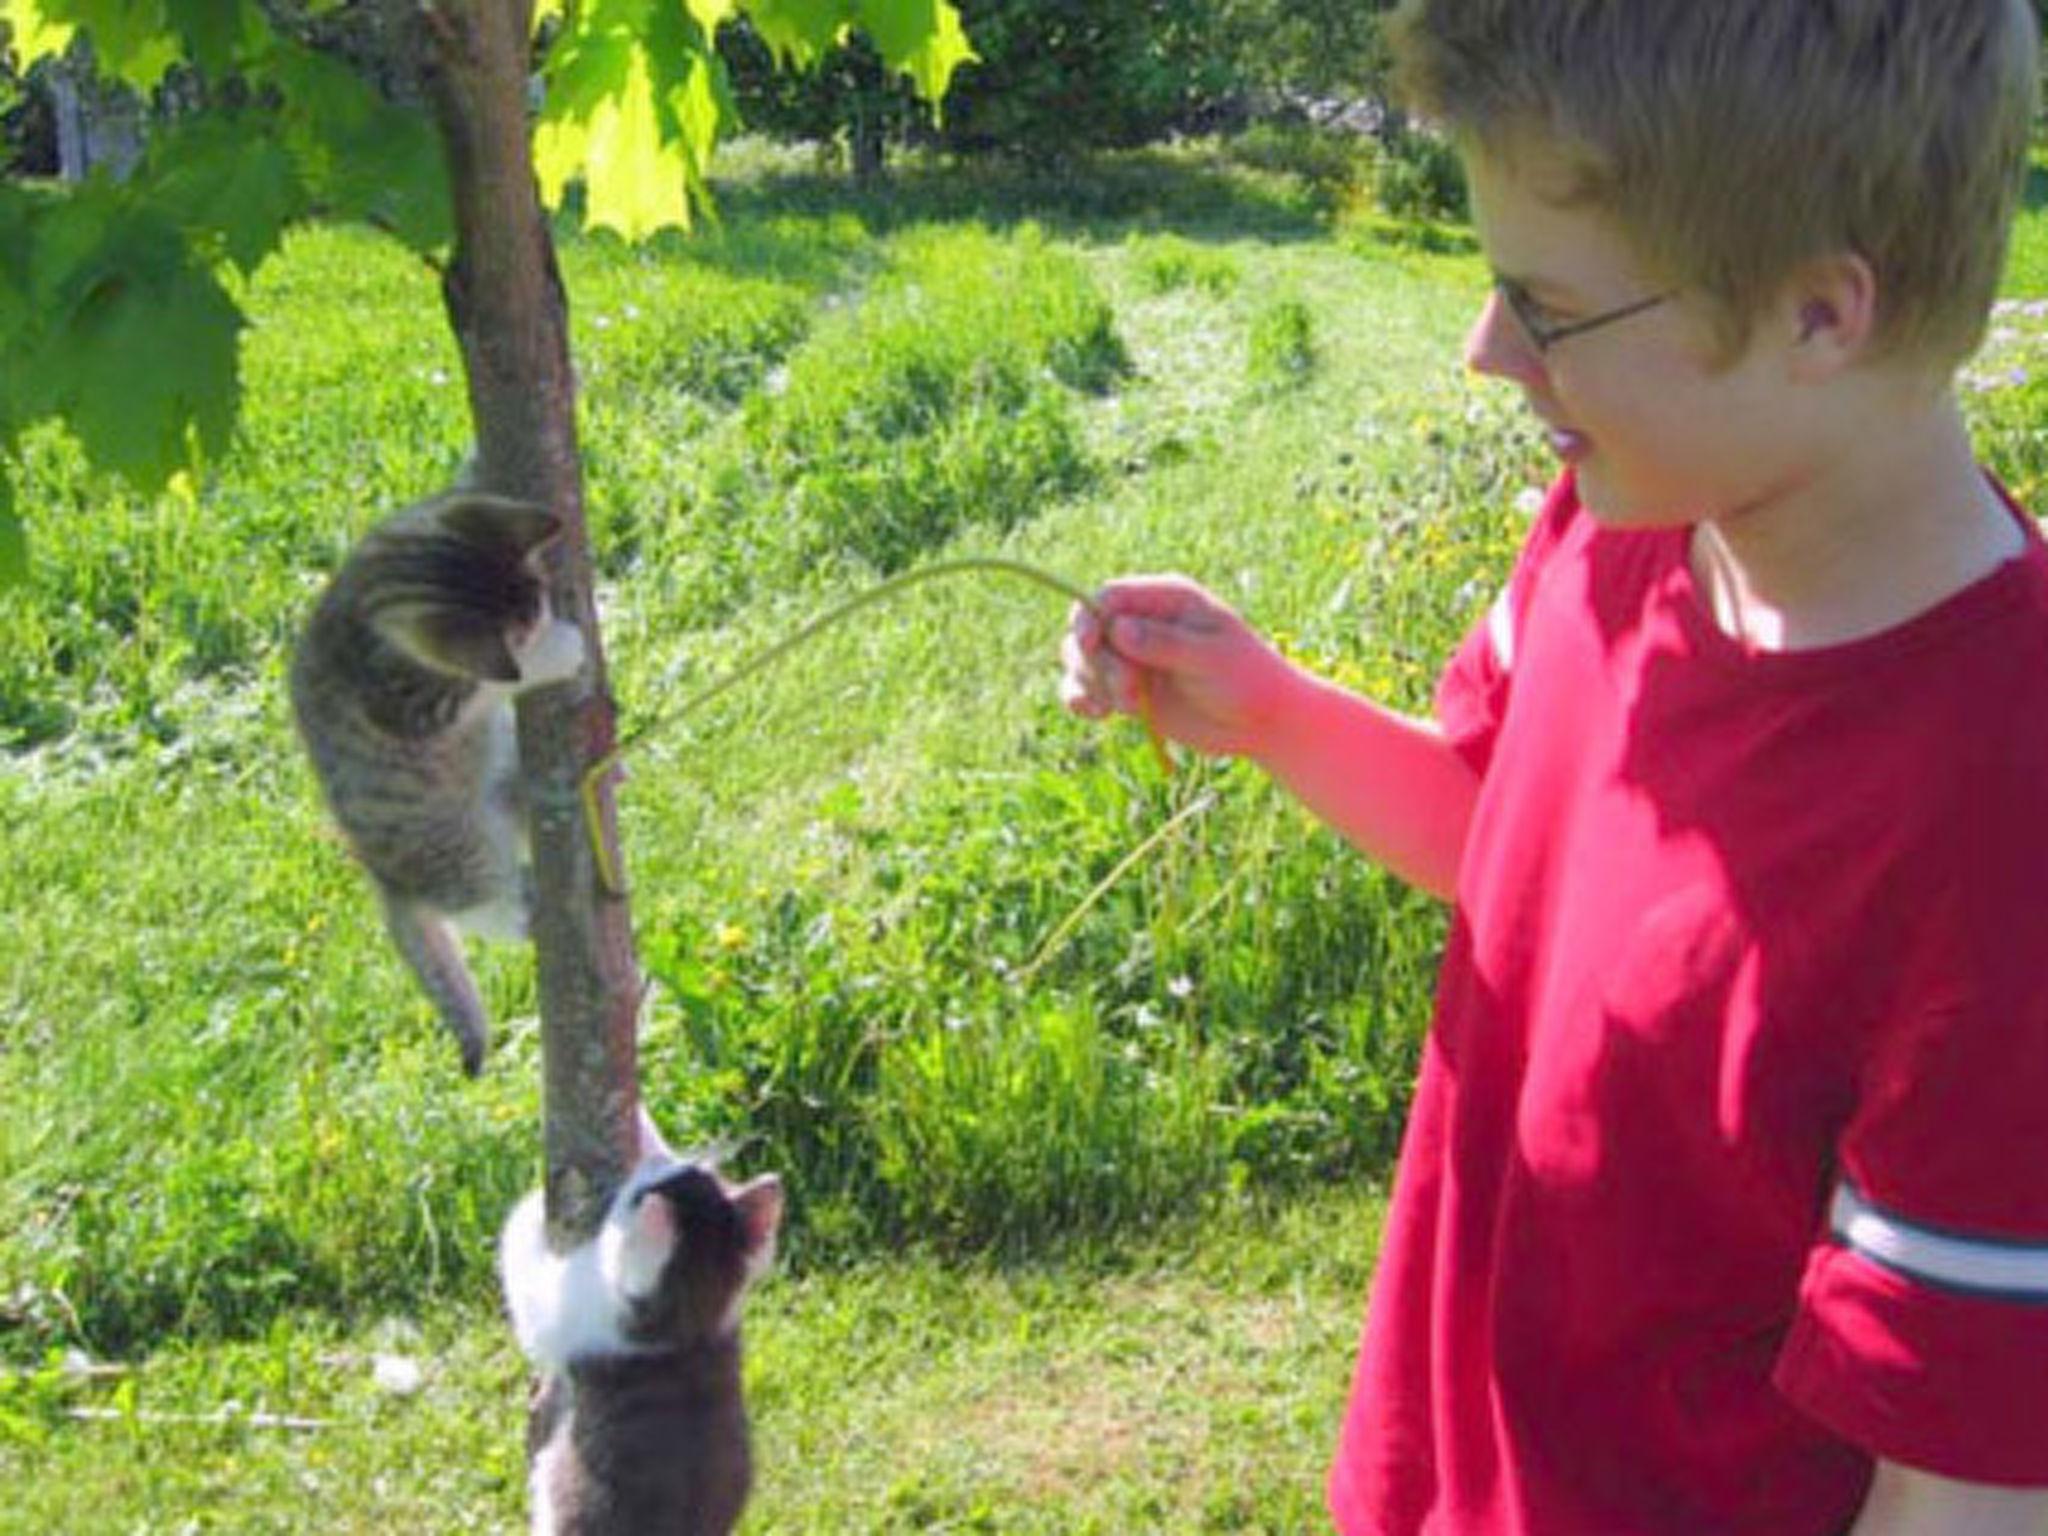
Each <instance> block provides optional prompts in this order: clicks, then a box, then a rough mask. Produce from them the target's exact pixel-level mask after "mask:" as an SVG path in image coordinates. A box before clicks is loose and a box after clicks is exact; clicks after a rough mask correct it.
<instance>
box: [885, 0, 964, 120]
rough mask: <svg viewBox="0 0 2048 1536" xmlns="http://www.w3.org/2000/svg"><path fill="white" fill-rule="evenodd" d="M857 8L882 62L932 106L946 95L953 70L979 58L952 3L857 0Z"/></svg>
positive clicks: (941, 0)
mask: <svg viewBox="0 0 2048 1536" xmlns="http://www.w3.org/2000/svg"><path fill="white" fill-rule="evenodd" d="M856 10H857V13H858V19H859V22H860V29H861V30H862V31H863V32H865V33H867V35H868V36H869V37H870V38H871V39H873V41H874V44H875V48H876V49H877V51H879V52H880V53H881V55H882V60H883V62H884V63H886V64H887V65H888V66H889V67H890V68H891V69H895V70H900V71H902V72H903V73H904V74H906V75H908V76H909V77H910V81H911V84H912V85H914V86H915V87H916V88H917V94H918V95H919V96H921V97H923V98H924V99H925V100H926V101H928V102H933V103H936V102H937V101H938V100H939V99H940V98H941V97H943V96H944V95H945V94H946V90H947V87H948V86H950V85H951V84H952V82H953V71H954V70H956V69H958V68H959V67H960V66H961V65H962V64H966V63H969V62H971V61H972V60H974V59H976V58H978V57H980V55H978V54H977V53H975V51H974V48H973V46H972V45H971V44H970V43H969V42H968V41H967V32H966V29H965V28H963V27H962V26H961V25H960V12H959V11H958V10H957V9H955V8H954V7H953V6H952V5H950V4H948V3H947V0H857V5H856Z"/></svg>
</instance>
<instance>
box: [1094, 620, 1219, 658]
mask: <svg viewBox="0 0 2048 1536" xmlns="http://www.w3.org/2000/svg"><path fill="white" fill-rule="evenodd" d="M1108 638H1109V648H1110V650H1111V651H1113V652H1115V653H1116V654H1117V655H1118V656H1122V657H1126V658H1128V659H1129V660H1131V661H1135V662H1137V663H1138V664H1139V665H1140V666H1145V667H1160V668H1163V669H1165V670H1167V671H1169V672H1171V671H1180V670H1183V669H1185V668H1187V667H1188V666H1190V665H1191V664H1193V663H1194V662H1195V661H1196V659H1197V656H1198V652H1199V651H1200V649H1201V646H1202V642H1203V641H1204V639H1206V638H1207V637H1206V636H1205V635H1204V633H1203V632H1202V631H1200V630H1197V629H1195V628H1193V627H1192V626H1190V625H1187V624H1176V623H1173V622H1171V621H1163V620H1159V619H1141V618H1133V617H1130V616H1128V615H1119V616H1117V617H1116V618H1113V619H1111V620H1110V623H1109V637H1108Z"/></svg>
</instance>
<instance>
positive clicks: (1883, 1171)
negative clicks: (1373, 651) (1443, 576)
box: [1330, 477, 2048, 1536]
mask: <svg viewBox="0 0 2048 1536" xmlns="http://www.w3.org/2000/svg"><path fill="white" fill-rule="evenodd" d="M2015 515H2016V516H2017V515H2018V514H2017V513H2015ZM2020 521H2021V522H2022V524H2023V525H2025V527H2026V529H2027V537H2028V548H2027V552H2026V554H2025V555H2024V557H2022V558H2020V559H2017V560H2014V561H2012V562H2010V563H2008V564H2007V565H2005V566H2003V567H2001V568H2000V569H1999V570H1997V571H1995V572H1993V573H1992V574H1991V575H1989V576H1987V577H1985V578H1984V579H1983V580H1981V581H1979V582H1977V583H1976V584H1974V585H1973V586H1971V587H1970V588H1968V589H1967V590H1966V591H1963V592H1961V593H1959V594H1957V595H1956V596H1954V597H1953V598H1951V599H1950V600H1948V601H1947V602H1944V603H1942V604H1941V605H1940V606H1938V607H1936V608H1935V609H1933V610H1931V611H1930V612H1928V613H1926V614H1923V615H1921V616H1920V617H1918V618H1915V619H1913V620H1911V621H1909V622H1907V623H1905V624H1903V625H1901V626H1899V627H1897V628H1895V629H1893V630H1890V631H1888V632H1886V633H1884V634H1881V635H1877V636H1874V637H1871V638H1869V639H1865V640H1861V641H1857V642H1854V643H1851V644H1846V645H1840V646H1834V647H1828V648H1825V649H1819V650H1811V651H1804V652H1798V653H1789V654H1787V653H1779V654H1767V653H1759V652H1755V651H1752V650H1748V649H1745V648H1744V647H1743V646H1742V645H1740V644H1739V643H1738V642H1736V641H1734V640H1732V639H1730V638H1729V637H1728V636H1726V635H1725V634H1723V633H1722V632H1721V631H1720V630H1719V629H1718V628H1717V627H1716V625H1715V624H1714V622H1713V620H1712V618H1711V616H1710V613H1709V610H1708V609H1707V607H1706V605H1705V603H1704V601H1703V598H1702V594H1701V593H1700V592H1699V591H1698V590H1697V589H1696V587H1695V585H1694V582H1693V579H1692V576H1691V573H1690V570H1689V566H1688V561H1687V558H1686V548H1687V535H1686V532H1685V531H1684V530H1674V531H1669V532H1636V533H1624V532H1614V531H1608V530H1602V529H1601V528H1599V527H1598V526H1597V525H1596V524H1595V523H1594V521H1593V519H1592V518H1591V517H1590V516H1587V515H1585V514H1584V513H1583V512H1582V511H1581V509H1580V507H1579V504H1578V500H1577V495H1576V491H1575V488H1574V485H1573V483H1572V481H1571V479H1570V478H1569V477H1567V478H1566V479H1565V480H1563V481H1561V482H1560V483H1559V485H1558V486H1557V487H1556V488H1554V489H1553V491H1552V493H1551V495H1550V498H1549V501H1548V503H1547V504H1546V506H1545V508H1544V511H1543V513H1542V515H1541V517H1540V518H1539V520H1538V523H1537V526H1536V528H1535V530H1534V531H1533V533H1532V535H1531V537H1530V540H1529V543H1528V545H1527V547H1526V548H1525V549H1524V551H1523V554H1522V557H1521V560H1520V563H1519V564H1518V566H1517V567H1516V570H1515V574H1514V576H1513V578H1512V580H1511V581H1510V583H1509V586H1508V589H1507V591H1506V593H1505V594H1504V596H1503V599H1502V602H1501V603H1500V604H1498V605H1497V606H1496V609H1495V611H1494V613H1493V614H1491V615H1490V616H1489V618H1488V620H1487V621H1485V622H1482V623H1481V624H1479V625H1477V626H1475V628H1474V630H1473V631H1472V633H1471V635H1470V636H1468V637H1467V639H1466V641H1465V643H1464V645H1463V646H1462V647H1461V649H1460V650H1459V652H1458V653H1457V655H1456V656H1455V658H1454V659H1453V660H1452V661H1451V663H1450V665H1449V667H1448V669H1447V670H1446V672H1445V674H1444V677H1443V680H1442V683H1441V685H1440V688H1439V692H1438V713H1439V717H1440V719H1441V720H1442V722H1443V724H1444V726H1445V728H1446V730H1447V732H1448V733H1449V736H1450V738H1451V740H1452V741H1453V743H1454V744H1455V746H1456V747H1457V749H1458V750H1459V751H1460V752H1461V753H1463V754H1464V755H1465V756H1466V757H1467V759H1468V760H1469V761H1470V762H1471V763H1472V764H1473V765H1474V766H1475V767H1476V768H1477V769H1478V770H1479V771H1480V772H1481V773H1482V774H1483V785H1482V789H1481V792H1480V797H1479V803H1478V806H1477V809H1476V811H1475V813H1474V817H1473V822H1472V828H1471V833H1470V837H1469V840H1468V843H1467V846H1466V851H1465V859H1464V865H1463V868H1462V871H1461V874H1460V879H1459V886H1458V900H1457V910H1456V916H1455V921H1454V923H1453V926H1452V934H1451V940H1450V945H1449V950H1448V953H1447V955H1446V959H1445V964H1444V972H1443V978H1442V982H1441V986H1440V988H1439V993H1438V1001H1437V1011H1436V1017H1435V1019H1434V1021H1433V1024H1432V1027H1431V1032H1430V1038H1429V1043H1428V1046H1427V1049H1426V1052H1425V1057H1424V1062H1423V1067H1422V1074H1421V1080H1420V1083H1419V1084H1418V1087H1417V1090H1416V1097H1415V1105H1414V1109H1413V1112H1412V1115H1411V1118H1410V1122H1409V1126H1408V1131H1407V1138H1406V1142H1405V1145H1404V1147H1403V1150H1402V1154H1401V1167H1400V1171H1399V1176H1398V1179H1397V1181H1396V1188H1395V1193H1394V1198H1393V1204H1392V1208H1391V1210H1390V1212H1389V1215H1388V1220H1387V1227H1386V1233H1385V1238H1384V1244H1383V1249H1382V1255H1381V1259H1380V1264H1379V1269H1378V1273H1377V1276H1376V1278H1375V1281H1374V1290H1373V1297H1372V1304H1371V1307H1370V1310H1369V1314H1368V1317H1367V1322H1366V1329H1365V1338H1364V1343H1363V1346H1362V1349H1361V1352H1360V1358H1359V1364H1358V1374H1357V1381H1356V1383H1355V1385H1354V1388H1353V1395H1352V1400H1351V1405H1350V1408H1349V1411H1348V1414H1347V1417H1346V1421H1345V1425H1344V1432H1343V1438H1342V1442H1341V1445H1340V1447H1339V1450H1338V1454H1337V1460H1336V1465H1335V1467H1334V1469H1333V1471H1332V1474H1331V1479H1330V1502H1331V1508H1332V1511H1333V1513H1334V1514H1335V1516H1336V1520H1337V1525H1338V1527H1339V1529H1341V1530H1342V1531H1343V1532H1345V1533H1346V1536H1367V1533H1372V1536H1416V1533H1424V1532H1427V1533H1434V1536H1516V1533H1531V1536H1628V1533H1632V1532H1644V1533H1655V1536H1673V1533H1684V1532H1716V1533H1722V1532H1735V1533H1744V1536H1747V1533H1779V1532H1783V1533H1798V1536H1821V1533H1824V1532H1836V1531H1840V1530H1842V1529H1844V1528H1845V1527H1846V1526H1847V1525H1848V1524H1849V1523H1850V1521H1851V1520H1852V1519H1853V1517H1854V1515H1855V1512H1856V1510H1857V1509H1858V1508H1859V1506H1860V1504H1861V1502H1862V1500H1863V1498H1864V1495H1865V1492H1866V1490H1867V1487H1868V1483H1869V1478H1870V1474H1871V1467H1872V1461H1871V1458H1872V1456H1873V1455H1878V1456H1884V1457H1887V1458H1890V1459H1893V1460H1896V1461H1900V1462H1904V1463H1907V1464H1909V1465H1913V1466H1917V1467H1920V1468H1924V1469H1926V1470H1930V1471H1934V1472H1939V1473H1943V1474H1946V1475H1948V1476H1951V1477H1956V1478H1963V1479H1970V1480H1981V1481H1990V1482H2007V1483H2026V1484H2048V549H2044V547H2043V546H2042V543H2041V541H2040V538H2039V536H2038V535H2037V534H2036V533H2035V531H2034V529H2033V526H2032V524H2031V523H2030V522H2028V521H2027V520H2026V519H2025V518H2021V519H2020Z"/></svg>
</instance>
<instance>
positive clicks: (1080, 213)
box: [718, 149, 1327, 243]
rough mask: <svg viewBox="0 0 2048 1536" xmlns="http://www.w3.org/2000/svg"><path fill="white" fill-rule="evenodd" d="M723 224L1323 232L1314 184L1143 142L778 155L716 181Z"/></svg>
mask: <svg viewBox="0 0 2048 1536" xmlns="http://www.w3.org/2000/svg"><path fill="white" fill-rule="evenodd" d="M718 197H719V206H720V212H721V214H722V216H723V218H724V219H725V221H726V223H727V224H728V225H729V226H735V227H738V226H753V225H758V224H761V223H763V222H768V221H772V220H774V219H775V218H777V217H778V216H781V217H787V216H791V215H797V216H803V217H809V218H830V217H833V216H837V215H846V216H851V217H852V218H854V219H856V220H857V221H859V223H860V224H861V225H862V226H863V227H864V228H866V229H867V230H869V231H870V232H872V233H877V234H879V233H886V232H887V231H889V230H891V229H895V228H900V227H902V226H904V225H909V224H921V223H931V222H939V221H950V220H966V219H971V220H976V221H979V222H981V223H984V224H988V225H991V226H995V227H1002V226H1005V225H1010V224H1017V223H1022V222H1024V221H1026V220H1031V221H1035V222H1037V223H1039V224H1041V225H1044V226H1045V227H1046V228H1047V229H1048V230H1050V231H1052V232H1054V233H1057V234H1060V235H1062V236H1065V237H1067V238H1072V239H1080V240H1089V241H1096V242H1105V243H1106V242H1112V241H1118V240H1122V239H1124V238H1125V237H1126V236H1128V235H1131V234H1150V233H1168V232H1170V233H1174V234H1179V235H1183V236H1186V237H1188V238H1190V239H1197V240H1199V239H1205V238H1206V239H1216V240H1221V239H1242V238H1245V237H1247V236H1251V237H1256V238H1261V239H1265V240H1268V241H1275V242H1280V241H1298V240H1310V239H1315V238H1318V237H1320V236H1322V235H1324V234H1326V233H1327V224H1326V215H1325V210H1324V207H1323V206H1322V202H1321V200H1320V199H1319V196H1318V194H1317V193H1316V191H1315V190H1314V189H1312V188H1310V187H1308V186H1306V185H1305V184H1304V183H1303V182H1301V181H1300V180H1298V179H1296V178H1291V177H1285V176H1276V175H1272V174H1266V173H1259V172H1255V171H1252V170H1249V169H1247V168H1245V167H1243V166H1241V165H1237V164H1234V163H1233V162H1231V161H1230V160H1229V159H1227V158H1226V157H1225V156H1223V155H1221V154H1219V153H1216V152H1215V151H1207V150H1188V149H1147V150H1133V151H1124V152H1120V153H1116V154H1104V155H1098V156H1094V157H1091V158H1089V159H1087V160H1083V161H1078V162H1075V163H1072V164H1070V165H1067V166H1061V167H1039V166H1030V165H1024V164H1019V163H1016V162H1006V161H988V160H978V161H959V160H941V159H936V158H931V159H926V158H917V159H905V160H902V161H900V162H899V163H898V164H897V165H895V166H894V167H892V169H891V170H890V172H889V173H888V175H887V176H886V178H884V179H882V180H880V181H878V182H875V183H869V184H862V183H858V182H856V181H854V180H853V179H852V178H850V177H848V176H846V175H845V174H843V173H840V172H835V171H832V170H828V169H810V168H804V167H802V166H800V165H795V164H789V163H784V164H780V165H776V166H774V167H771V168H767V169H764V170H762V171H759V172H757V173H755V174H752V175H748V176H746V177H744V178H741V179H736V180H735V181H734V182H732V183H729V184H726V185H723V186H721V187H720V188H719V189H718Z"/></svg>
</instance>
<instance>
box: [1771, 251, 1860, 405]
mask: <svg viewBox="0 0 2048 1536" xmlns="http://www.w3.org/2000/svg"><path fill="white" fill-rule="evenodd" d="M1877 305H1878V292H1877V273H1876V271H1875V269H1873V268H1872V267H1871V265H1870V263H1869V262H1868V261H1866V260H1865V259H1864V258H1863V257H1861V256H1858V255H1856V254H1855V253H1854V252H1843V253H1841V254H1839V255H1834V256H1823V257H1819V258H1816V259H1815V260H1813V261H1809V262H1807V263H1806V264H1805V265H1804V266H1802V267H1801V268H1800V269H1799V271H1798V272H1796V273H1795V274H1794V275H1793V278H1792V280H1791V282H1790V283H1788V284H1787V285H1786V288H1785V294H1784V298H1783V300H1782V307H1781V311H1780V315H1781V323H1782V325H1783V326H1784V330H1785V334H1786V336H1787V339H1788V342H1789V350H1790V356H1791V365H1792V372H1793V376H1794V378H1796V379H1798V380H1801V381H1803V382H1819V381H1821V380H1824V379H1827V378H1831V377H1832V376H1834V375H1835V374H1837V373H1840V372H1841V371H1842V370H1843V369H1845V368H1848V367H1851V366H1853V365H1854V364H1855V363H1856V362H1858V361H1859V360H1860V359H1861V358H1862V357H1863V356H1864V355H1865V354H1866V353H1867V352H1868V351H1869V349H1870V344H1871V341H1872V339H1873V338H1874V337H1875V336H1876V334H1877V319H1878V311H1877Z"/></svg>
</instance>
